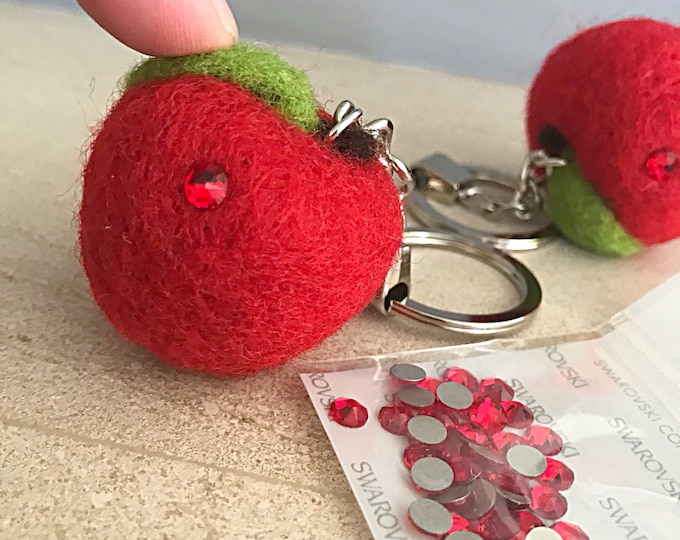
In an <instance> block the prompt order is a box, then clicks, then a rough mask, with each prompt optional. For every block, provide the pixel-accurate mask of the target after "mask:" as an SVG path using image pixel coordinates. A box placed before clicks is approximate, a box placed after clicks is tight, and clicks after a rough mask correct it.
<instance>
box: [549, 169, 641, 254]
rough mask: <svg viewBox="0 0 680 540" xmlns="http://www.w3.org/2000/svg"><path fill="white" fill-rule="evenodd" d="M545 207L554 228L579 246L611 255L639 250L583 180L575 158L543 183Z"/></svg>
mask: <svg viewBox="0 0 680 540" xmlns="http://www.w3.org/2000/svg"><path fill="white" fill-rule="evenodd" d="M547 206H548V214H549V215H550V218H551V219H552V220H553V222H554V223H555V225H556V226H557V227H558V228H559V229H560V231H562V233H563V234H564V236H566V237H567V238H568V239H569V240H571V241H572V242H573V243H574V244H576V245H578V246H580V247H583V248H585V249H588V250H590V251H593V252H595V253H599V254H601V255H612V256H617V255H618V256H626V255H632V254H633V253H635V252H637V251H639V250H640V249H641V248H642V244H641V243H640V242H639V241H638V240H636V239H635V238H633V237H632V236H630V235H629V234H628V233H627V232H626V231H625V230H624V229H623V227H622V226H621V224H620V223H619V222H618V220H617V219H616V216H614V214H613V213H612V211H611V210H610V209H609V208H607V207H606V206H605V204H604V203H603V202H602V199H601V198H600V196H599V195H598V194H597V192H596V191H595V189H594V188H593V187H592V186H591V185H590V184H589V183H588V182H587V181H586V180H585V178H584V177H583V174H582V173H581V169H580V167H579V166H578V163H577V162H576V160H575V159H570V160H569V163H568V164H567V165H566V166H564V167H557V168H555V169H554V170H553V173H552V175H551V176H550V178H549V179H548V184H547Z"/></svg>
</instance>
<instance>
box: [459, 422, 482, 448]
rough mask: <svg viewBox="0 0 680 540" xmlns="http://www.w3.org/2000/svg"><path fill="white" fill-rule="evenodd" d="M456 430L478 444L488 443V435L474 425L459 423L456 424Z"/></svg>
mask: <svg viewBox="0 0 680 540" xmlns="http://www.w3.org/2000/svg"><path fill="white" fill-rule="evenodd" d="M456 432H457V433H460V434H461V435H462V436H463V437H464V438H465V439H466V440H468V441H470V442H473V443H475V444H478V445H479V446H488V445H489V443H490V439H489V436H488V435H487V434H486V433H485V432H484V431H482V430H481V429H479V428H477V427H476V426H468V425H459V426H456Z"/></svg>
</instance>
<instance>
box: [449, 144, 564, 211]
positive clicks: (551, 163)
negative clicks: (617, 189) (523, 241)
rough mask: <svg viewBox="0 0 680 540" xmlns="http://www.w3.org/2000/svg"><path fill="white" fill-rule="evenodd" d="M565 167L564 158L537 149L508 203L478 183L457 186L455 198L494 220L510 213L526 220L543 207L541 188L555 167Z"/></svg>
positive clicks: (525, 164)
mask: <svg viewBox="0 0 680 540" xmlns="http://www.w3.org/2000/svg"><path fill="white" fill-rule="evenodd" d="M566 164H567V161H566V160H565V159H562V158H558V157H553V156H549V155H548V154H546V153H545V151H544V150H534V151H532V152H529V153H528V154H527V155H526V156H525V158H524V160H523V161H522V164H521V169H520V173H519V176H518V179H517V180H518V181H517V187H516V188H515V191H514V193H513V195H512V197H511V198H510V199H509V200H506V201H499V200H497V199H495V198H493V197H491V196H490V195H489V194H488V193H486V192H485V190H484V189H483V187H482V186H480V185H477V184H476V183H475V182H470V183H469V184H467V183H466V184H465V185H459V186H457V189H456V190H455V198H456V200H457V201H458V202H460V203H461V204H463V205H465V207H467V208H468V209H470V210H473V211H475V212H477V213H480V214H483V215H484V217H485V218H486V219H489V220H491V221H495V220H498V219H500V218H501V217H503V216H504V215H505V214H506V213H507V212H513V213H514V215H515V217H516V218H517V219H520V220H522V221H527V220H530V219H532V218H533V217H534V215H535V213H536V211H537V210H541V208H542V207H543V196H542V194H541V190H540V186H541V185H542V184H543V183H544V182H545V180H546V179H547V178H548V177H549V176H550V175H551V174H552V171H553V169H554V168H555V167H563V166H565V165H566ZM539 171H541V172H539ZM480 202H481V203H480Z"/></svg>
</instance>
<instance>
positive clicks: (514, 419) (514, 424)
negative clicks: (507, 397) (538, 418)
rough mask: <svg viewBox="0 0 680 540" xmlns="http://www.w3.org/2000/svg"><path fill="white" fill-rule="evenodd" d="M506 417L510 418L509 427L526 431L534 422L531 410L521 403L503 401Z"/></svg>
mask: <svg viewBox="0 0 680 540" xmlns="http://www.w3.org/2000/svg"><path fill="white" fill-rule="evenodd" d="M501 406H502V407H503V410H504V411H505V415H506V416H507V417H508V427H511V428H517V429H524V428H527V427H529V426H530V425H531V423H532V422H533V421H534V413H532V412H531V409H530V408H529V407H527V406H526V405H524V403H520V402H519V401H503V402H502V403H501Z"/></svg>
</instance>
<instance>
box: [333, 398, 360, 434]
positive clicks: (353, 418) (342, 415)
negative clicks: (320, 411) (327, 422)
mask: <svg viewBox="0 0 680 540" xmlns="http://www.w3.org/2000/svg"><path fill="white" fill-rule="evenodd" d="M329 414H330V417H331V418H332V419H333V420H334V421H335V422H337V423H338V424H340V425H341V426H345V427H350V428H358V427H361V426H363V425H364V424H365V423H366V422H367V421H368V411H367V410H366V407H364V406H363V405H362V404H361V403H359V402H358V401H357V400H355V399H349V398H342V397H341V398H337V399H335V400H333V402H332V403H331V406H330V410H329Z"/></svg>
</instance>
